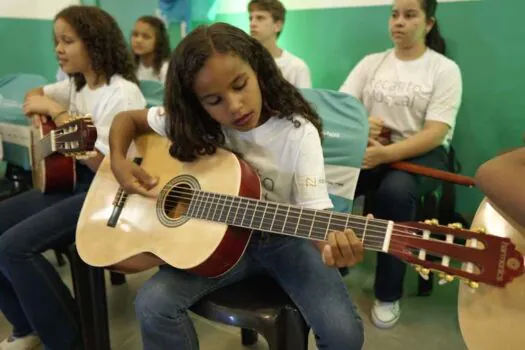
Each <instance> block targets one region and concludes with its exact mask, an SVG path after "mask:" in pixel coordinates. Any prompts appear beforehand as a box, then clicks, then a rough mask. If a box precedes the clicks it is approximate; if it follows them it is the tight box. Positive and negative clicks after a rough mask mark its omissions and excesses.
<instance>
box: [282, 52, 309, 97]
mask: <svg viewBox="0 0 525 350" xmlns="http://www.w3.org/2000/svg"><path fill="white" fill-rule="evenodd" d="M275 63H277V67H279V69H280V70H281V72H282V74H283V76H284V78H285V79H286V80H288V81H289V82H290V84H292V85H294V86H295V87H296V88H311V87H312V79H311V78H310V69H308V66H307V65H306V63H304V61H303V60H301V59H300V58H299V57H297V56H294V55H292V54H291V53H289V52H288V51H285V50H283V53H282V54H281V57H277V58H276V59H275Z"/></svg>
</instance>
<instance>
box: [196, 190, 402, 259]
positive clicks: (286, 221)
mask: <svg viewBox="0 0 525 350" xmlns="http://www.w3.org/2000/svg"><path fill="white" fill-rule="evenodd" d="M187 195H188V196H189V195H191V201H190V203H189V206H188V210H187V211H186V216H189V217H192V218H196V219H202V220H208V221H214V222H220V223H225V224H228V225H232V226H237V227H243V228H248V229H252V230H260V231H264V232H271V233H276V234H283V235H288V236H296V237H300V238H305V239H310V240H316V241H325V240H327V238H328V234H329V233H330V232H331V231H344V230H346V229H352V230H353V231H354V233H355V234H356V236H357V237H358V238H359V239H360V240H361V241H362V242H363V245H364V246H365V248H368V249H370V250H377V251H384V252H387V251H388V248H389V244H390V238H391V235H392V230H393V222H392V221H385V220H379V219H371V218H367V217H363V216H358V215H351V214H343V213H337V212H333V211H329V210H316V209H307V208H301V207H298V206H294V205H289V204H281V203H275V202H266V201H261V200H256V199H250V198H245V197H236V196H228V195H222V194H218V193H211V192H204V191H191V193H190V192H187Z"/></svg>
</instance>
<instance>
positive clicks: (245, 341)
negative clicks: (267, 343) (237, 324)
mask: <svg viewBox="0 0 525 350" xmlns="http://www.w3.org/2000/svg"><path fill="white" fill-rule="evenodd" d="M241 339H242V345H244V346H250V345H254V344H255V343H257V332H255V331H252V330H251V329H246V328H241Z"/></svg>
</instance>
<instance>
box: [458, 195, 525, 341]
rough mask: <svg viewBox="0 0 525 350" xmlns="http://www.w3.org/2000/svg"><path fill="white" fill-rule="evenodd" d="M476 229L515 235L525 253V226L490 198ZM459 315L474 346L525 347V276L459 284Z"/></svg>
mask: <svg viewBox="0 0 525 350" xmlns="http://www.w3.org/2000/svg"><path fill="white" fill-rule="evenodd" d="M472 228H473V229H481V230H483V231H485V232H487V233H489V234H491V235H495V236H497V237H501V238H506V239H511V240H512V241H513V242H514V244H515V245H516V247H517V249H518V250H519V251H521V252H523V253H525V228H523V227H520V226H519V225H518V224H517V223H515V222H514V221H513V220H512V219H510V218H509V217H507V216H506V215H505V214H504V213H503V212H502V211H500V210H499V209H498V208H496V207H495V206H494V205H493V204H492V203H491V202H490V201H489V200H488V199H487V198H485V199H484V200H483V201H482V202H481V205H480V206H479V208H478V210H477V212H476V215H475V217H474V220H473V222H472ZM458 317H459V325H460V328H461V333H462V335H463V339H464V341H465V343H466V345H467V347H468V348H469V349H472V350H493V349H502V350H518V349H523V348H525V333H524V331H523V325H525V279H524V278H519V279H517V280H516V281H515V282H514V283H512V284H510V285H509V286H507V288H505V289H500V288H493V287H491V286H488V285H487V286H480V288H479V289H477V290H475V291H473V290H471V289H470V288H468V287H467V286H465V285H461V286H460V288H459V298H458Z"/></svg>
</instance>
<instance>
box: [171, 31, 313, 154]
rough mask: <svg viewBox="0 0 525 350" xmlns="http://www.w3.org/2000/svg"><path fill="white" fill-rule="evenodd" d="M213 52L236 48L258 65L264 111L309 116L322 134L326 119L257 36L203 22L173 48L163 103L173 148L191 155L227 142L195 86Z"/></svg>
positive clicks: (229, 51) (232, 51)
mask: <svg viewBox="0 0 525 350" xmlns="http://www.w3.org/2000/svg"><path fill="white" fill-rule="evenodd" d="M215 53H220V54H233V55H236V56H237V57H239V58H241V59H242V60H243V61H245V62H247V63H248V64H249V65H250V66H251V68H252V69H253V70H254V71H255V74H256V76H257V80H258V82H259V87H260V90H261V95H262V101H263V106H262V111H261V117H262V116H266V117H269V116H272V117H278V118H286V119H288V120H290V122H291V123H294V125H295V126H296V127H300V122H299V121H298V120H295V119H294V118H293V116H294V115H300V116H302V117H304V118H306V119H307V120H309V121H310V122H311V123H312V124H313V125H314V126H315V127H316V128H317V130H318V131H319V135H320V136H321V137H322V123H321V119H320V118H319V116H318V115H317V113H316V111H315V110H314V109H313V108H312V106H310V104H309V103H308V102H307V101H306V100H305V99H304V98H303V96H302V95H301V93H300V92H299V91H298V90H297V89H296V88H295V87H294V86H293V85H292V84H290V83H289V82H288V81H287V80H286V79H285V78H284V77H283V75H282V73H281V71H280V69H279V68H278V67H277V65H276V63H275V60H274V58H273V57H272V55H271V54H270V52H269V51H268V50H267V49H266V48H264V46H262V45H261V44H260V43H259V41H258V40H256V39H254V38H252V37H251V36H249V35H248V34H246V33H245V32H243V31H242V30H241V29H239V28H236V27H234V26H232V25H229V24H226V23H215V24H212V25H209V26H208V25H202V26H200V27H198V28H196V29H195V30H193V31H192V32H191V33H189V34H188V35H187V36H186V37H185V38H184V39H183V40H182V41H181V42H180V44H179V45H178V46H177V48H176V49H175V52H174V53H173V55H172V57H171V61H170V65H169V69H168V74H167V77H166V89H165V94H164V107H165V110H166V133H167V135H168V137H169V138H170V140H171V141H172V146H171V148H170V154H171V155H172V156H173V157H175V158H177V159H179V160H181V161H191V160H193V159H195V158H196V157H198V156H200V155H205V154H213V153H215V150H216V149H217V147H221V146H223V145H224V141H225V138H224V134H223V133H222V129H221V125H220V124H219V123H218V122H216V121H215V120H214V119H212V118H211V117H210V116H209V115H208V113H207V112H206V111H205V110H204V108H203V107H202V105H201V103H200V101H199V99H198V98H197V96H196V94H195V91H194V86H193V84H194V80H195V77H196V76H197V73H198V72H199V71H200V70H201V69H202V67H203V66H204V64H205V63H206V61H207V60H208V59H209V58H210V57H211V56H212V55H213V54H215Z"/></svg>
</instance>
